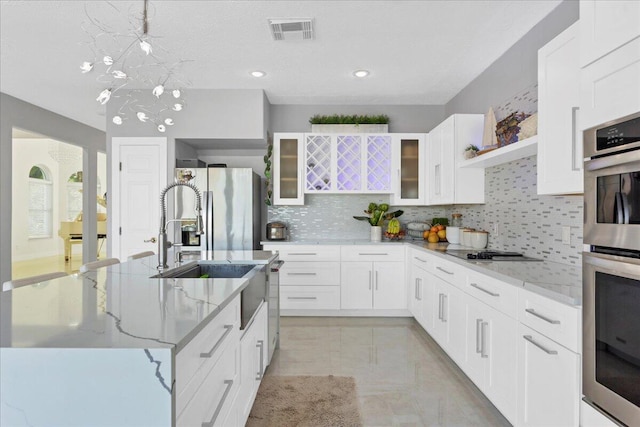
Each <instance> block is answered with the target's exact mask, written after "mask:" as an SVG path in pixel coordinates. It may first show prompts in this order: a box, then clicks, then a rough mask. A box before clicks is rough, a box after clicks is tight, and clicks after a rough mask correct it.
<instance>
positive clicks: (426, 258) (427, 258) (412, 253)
mask: <svg viewBox="0 0 640 427" xmlns="http://www.w3.org/2000/svg"><path fill="white" fill-rule="evenodd" d="M434 259H435V257H433V256H431V255H429V254H427V253H425V252H423V251H420V250H417V249H410V250H409V262H410V263H411V265H412V266H414V267H419V268H421V269H423V270H426V271H429V272H431V270H432V268H433V260H434Z"/></svg>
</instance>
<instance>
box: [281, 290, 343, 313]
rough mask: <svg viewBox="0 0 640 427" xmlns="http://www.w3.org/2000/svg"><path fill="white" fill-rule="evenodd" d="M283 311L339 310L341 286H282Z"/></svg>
mask: <svg viewBox="0 0 640 427" xmlns="http://www.w3.org/2000/svg"><path fill="white" fill-rule="evenodd" d="M280 309H281V310H297V309H304V310H339V309H340V286H282V287H280Z"/></svg>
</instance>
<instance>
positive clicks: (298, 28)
mask: <svg viewBox="0 0 640 427" xmlns="http://www.w3.org/2000/svg"><path fill="white" fill-rule="evenodd" d="M269 28H271V36H273V39H274V40H276V41H277V40H312V39H313V19H309V18H293V19H269Z"/></svg>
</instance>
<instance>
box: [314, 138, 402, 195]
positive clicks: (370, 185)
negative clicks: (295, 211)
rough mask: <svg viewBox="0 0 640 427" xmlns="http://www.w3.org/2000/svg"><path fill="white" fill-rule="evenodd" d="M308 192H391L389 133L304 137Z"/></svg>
mask: <svg viewBox="0 0 640 427" xmlns="http://www.w3.org/2000/svg"><path fill="white" fill-rule="evenodd" d="M305 147H306V148H305V149H306V156H305V171H306V174H305V181H306V182H305V192H306V193H391V191H392V188H391V166H392V145H391V135H390V134H380V135H374V134H365V133H362V134H348V135H344V134H305Z"/></svg>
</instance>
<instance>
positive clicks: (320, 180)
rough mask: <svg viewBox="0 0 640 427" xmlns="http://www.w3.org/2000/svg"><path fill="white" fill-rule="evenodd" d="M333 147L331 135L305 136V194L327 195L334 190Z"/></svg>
mask: <svg viewBox="0 0 640 427" xmlns="http://www.w3.org/2000/svg"><path fill="white" fill-rule="evenodd" d="M331 145H332V144H331V136H330V135H315V134H307V135H305V152H306V158H305V160H306V164H305V171H306V173H305V182H306V184H305V192H307V193H327V192H330V191H332V190H333V189H334V185H333V183H332V167H331V165H332V161H331V152H332V150H331Z"/></svg>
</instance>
